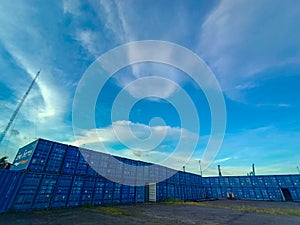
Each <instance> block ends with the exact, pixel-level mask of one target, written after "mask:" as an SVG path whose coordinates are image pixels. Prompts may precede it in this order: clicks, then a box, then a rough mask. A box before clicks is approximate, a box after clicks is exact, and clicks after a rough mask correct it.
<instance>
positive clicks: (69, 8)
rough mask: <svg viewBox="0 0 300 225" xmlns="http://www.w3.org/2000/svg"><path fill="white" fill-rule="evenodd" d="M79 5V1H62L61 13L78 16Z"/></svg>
mask: <svg viewBox="0 0 300 225" xmlns="http://www.w3.org/2000/svg"><path fill="white" fill-rule="evenodd" d="M80 5H81V3H80V1H79V0H63V11H64V13H70V14H72V15H76V16H78V15H80V14H81V12H80Z"/></svg>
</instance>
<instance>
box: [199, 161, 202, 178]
mask: <svg viewBox="0 0 300 225" xmlns="http://www.w3.org/2000/svg"><path fill="white" fill-rule="evenodd" d="M199 167H200V176H201V177H202V168H201V159H199Z"/></svg>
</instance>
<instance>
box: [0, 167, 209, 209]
mask: <svg viewBox="0 0 300 225" xmlns="http://www.w3.org/2000/svg"><path fill="white" fill-rule="evenodd" d="M187 175H189V174H187ZM183 176H184V175H183ZM191 176H193V175H191ZM0 177H1V181H3V184H4V186H3V187H5V190H3V189H4V188H2V189H1V190H0V191H1V192H0V193H1V197H0V200H1V207H2V208H1V212H5V211H8V210H9V209H10V210H13V211H26V210H31V209H47V208H61V207H77V206H83V205H110V204H128V203H137V202H145V201H147V185H145V186H130V185H125V184H120V183H115V182H112V181H110V180H108V179H106V178H104V177H101V176H98V177H92V176H83V175H59V174H50V173H37V172H24V171H5V170H3V171H1V174H0ZM156 192H157V200H158V201H163V200H166V199H179V200H193V201H194V200H200V199H203V198H204V190H203V189H202V188H201V186H200V185H196V184H193V185H190V184H187V185H186V184H184V183H175V182H166V181H164V182H160V183H158V184H157V185H156ZM4 203H5V204H4Z"/></svg>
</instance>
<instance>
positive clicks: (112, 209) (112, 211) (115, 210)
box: [90, 206, 131, 216]
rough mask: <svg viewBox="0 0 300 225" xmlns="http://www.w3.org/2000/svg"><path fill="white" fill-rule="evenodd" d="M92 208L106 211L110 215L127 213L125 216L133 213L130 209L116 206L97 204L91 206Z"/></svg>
mask: <svg viewBox="0 0 300 225" xmlns="http://www.w3.org/2000/svg"><path fill="white" fill-rule="evenodd" d="M90 210H92V211H97V212H104V213H106V214H109V215H125V216H130V215H131V214H130V213H129V212H128V211H126V210H124V209H120V208H118V207H114V206H95V207H92V208H90Z"/></svg>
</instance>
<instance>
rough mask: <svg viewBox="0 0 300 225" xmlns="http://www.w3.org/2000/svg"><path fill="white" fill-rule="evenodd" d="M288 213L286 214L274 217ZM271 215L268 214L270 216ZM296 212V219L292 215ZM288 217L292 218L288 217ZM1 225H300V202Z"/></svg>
mask: <svg viewBox="0 0 300 225" xmlns="http://www.w3.org/2000/svg"><path fill="white" fill-rule="evenodd" d="M286 212H288V214H289V215H278V214H281V213H286ZM270 213H272V214H270ZM293 213H296V215H298V216H293ZM290 214H292V215H290ZM0 224H1V225H15V224H18V225H19V224H20V225H35V224H43V225H46V224H47V225H62V224H64V225H65V224H66V225H67V224H72V225H75V224H76V225H77V224H78V225H96V224H109V225H111V224H133V225H135V224H136V225H137V224H139V225H140V224H144V225H148V224H170V225H177V224H273V225H276V224H280V225H281V224H289V225H293V224H295V225H296V224H297V225H299V224H300V203H295V202H264V201H237V200H234V201H232V200H217V201H206V202H200V203H157V204H133V205H121V206H112V207H91V208H75V209H55V210H49V211H35V212H29V213H6V214H1V215H0Z"/></svg>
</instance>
